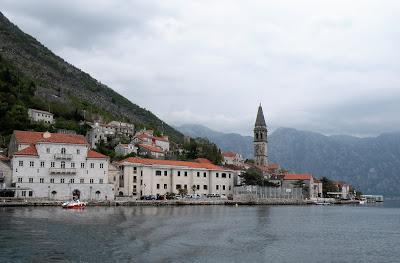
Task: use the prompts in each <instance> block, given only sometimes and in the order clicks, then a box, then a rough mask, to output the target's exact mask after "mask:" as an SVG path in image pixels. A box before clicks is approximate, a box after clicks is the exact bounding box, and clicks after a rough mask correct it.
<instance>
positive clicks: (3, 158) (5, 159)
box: [0, 154, 10, 162]
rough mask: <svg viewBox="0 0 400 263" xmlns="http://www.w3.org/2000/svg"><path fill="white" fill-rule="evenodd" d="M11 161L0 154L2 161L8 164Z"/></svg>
mask: <svg viewBox="0 0 400 263" xmlns="http://www.w3.org/2000/svg"><path fill="white" fill-rule="evenodd" d="M9 160H10V159H9V158H8V157H6V156H4V155H2V154H0V161H5V162H7V161H9Z"/></svg>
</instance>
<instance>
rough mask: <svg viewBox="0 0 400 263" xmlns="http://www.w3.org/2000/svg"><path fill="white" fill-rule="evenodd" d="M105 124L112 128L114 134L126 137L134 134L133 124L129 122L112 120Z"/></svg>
mask: <svg viewBox="0 0 400 263" xmlns="http://www.w3.org/2000/svg"><path fill="white" fill-rule="evenodd" d="M107 126H108V127H111V128H112V129H114V131H115V134H120V135H125V136H128V137H133V136H134V135H135V125H133V124H130V123H126V122H120V121H112V122H110V123H108V124H107Z"/></svg>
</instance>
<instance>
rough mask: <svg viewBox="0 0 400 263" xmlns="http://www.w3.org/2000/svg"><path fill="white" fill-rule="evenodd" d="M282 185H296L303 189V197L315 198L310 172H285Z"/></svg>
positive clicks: (312, 178)
mask: <svg viewBox="0 0 400 263" xmlns="http://www.w3.org/2000/svg"><path fill="white" fill-rule="evenodd" d="M282 187H297V188H302V189H303V198H316V197H317V194H318V193H315V192H314V177H313V176H312V175H311V174H285V175H284V177H283V181H282Z"/></svg>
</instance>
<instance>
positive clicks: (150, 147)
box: [139, 144, 164, 153]
mask: <svg viewBox="0 0 400 263" xmlns="http://www.w3.org/2000/svg"><path fill="white" fill-rule="evenodd" d="M139 147H142V148H145V149H147V150H149V151H151V152H156V153H163V152H164V151H163V150H162V149H161V148H160V147H157V146H153V145H148V144H139Z"/></svg>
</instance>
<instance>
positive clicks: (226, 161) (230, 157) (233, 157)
mask: <svg viewBox="0 0 400 263" xmlns="http://www.w3.org/2000/svg"><path fill="white" fill-rule="evenodd" d="M222 157H223V160H222V164H223V165H234V166H236V167H243V166H244V158H243V156H242V155H241V154H240V153H236V152H231V151H230V152H223V153H222Z"/></svg>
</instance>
